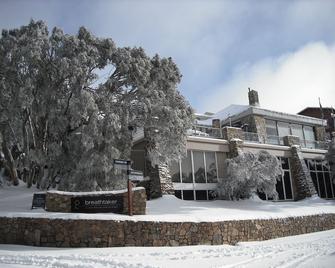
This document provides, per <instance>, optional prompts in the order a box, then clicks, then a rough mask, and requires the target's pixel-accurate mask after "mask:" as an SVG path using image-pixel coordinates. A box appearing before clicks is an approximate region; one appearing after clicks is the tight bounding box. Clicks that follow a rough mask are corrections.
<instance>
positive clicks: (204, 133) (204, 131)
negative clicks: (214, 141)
mask: <svg viewBox="0 0 335 268" xmlns="http://www.w3.org/2000/svg"><path fill="white" fill-rule="evenodd" d="M187 134H188V135H190V136H198V137H208V138H222V137H223V136H222V129H221V128H213V127H208V126H201V125H193V126H192V129H188V130H187Z"/></svg>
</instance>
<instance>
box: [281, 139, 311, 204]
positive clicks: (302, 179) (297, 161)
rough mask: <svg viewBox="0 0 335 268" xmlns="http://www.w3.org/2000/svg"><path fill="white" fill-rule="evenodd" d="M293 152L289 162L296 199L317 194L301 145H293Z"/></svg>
mask: <svg viewBox="0 0 335 268" xmlns="http://www.w3.org/2000/svg"><path fill="white" fill-rule="evenodd" d="M285 138H286V137H285ZM291 153H292V156H291V157H290V158H289V162H290V169H291V175H292V182H293V183H292V185H293V195H294V200H301V199H304V198H306V197H311V196H313V195H317V192H316V190H315V187H314V184H313V181H312V177H311V174H310V172H309V170H308V167H307V165H306V163H305V160H304V158H303V156H302V153H301V151H300V146H296V145H293V146H291Z"/></svg>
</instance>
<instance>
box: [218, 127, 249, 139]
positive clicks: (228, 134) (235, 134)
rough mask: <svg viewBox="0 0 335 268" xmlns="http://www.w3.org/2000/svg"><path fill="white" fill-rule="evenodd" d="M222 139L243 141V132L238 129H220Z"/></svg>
mask: <svg viewBox="0 0 335 268" xmlns="http://www.w3.org/2000/svg"><path fill="white" fill-rule="evenodd" d="M222 134H223V139H225V140H227V141H230V140H231V139H240V140H244V135H243V130H242V129H241V128H238V127H224V128H222Z"/></svg>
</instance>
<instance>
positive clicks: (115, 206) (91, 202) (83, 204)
mask: <svg viewBox="0 0 335 268" xmlns="http://www.w3.org/2000/svg"><path fill="white" fill-rule="evenodd" d="M122 211H123V197H122V196H116V195H112V194H100V195H91V196H75V197H72V198H71V212H79V213H100V212H113V213H121V212H122Z"/></svg>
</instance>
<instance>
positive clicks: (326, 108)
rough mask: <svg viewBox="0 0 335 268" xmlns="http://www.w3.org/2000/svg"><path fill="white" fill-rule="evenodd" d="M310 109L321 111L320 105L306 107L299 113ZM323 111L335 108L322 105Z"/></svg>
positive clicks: (331, 110)
mask: <svg viewBox="0 0 335 268" xmlns="http://www.w3.org/2000/svg"><path fill="white" fill-rule="evenodd" d="M308 110H317V111H320V107H306V108H305V109H303V110H301V111H300V112H299V113H298V114H302V113H304V112H306V111H308ZM322 110H323V111H330V112H333V111H334V108H333V107H322Z"/></svg>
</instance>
